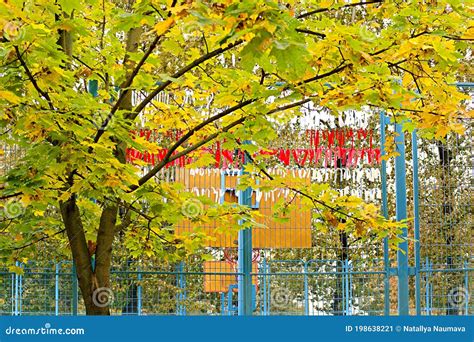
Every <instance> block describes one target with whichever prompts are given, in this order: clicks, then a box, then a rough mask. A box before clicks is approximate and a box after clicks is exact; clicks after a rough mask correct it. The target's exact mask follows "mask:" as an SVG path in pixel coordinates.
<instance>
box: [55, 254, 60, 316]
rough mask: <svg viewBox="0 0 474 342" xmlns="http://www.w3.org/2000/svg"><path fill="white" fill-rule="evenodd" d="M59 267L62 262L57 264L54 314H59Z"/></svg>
mask: <svg viewBox="0 0 474 342" xmlns="http://www.w3.org/2000/svg"><path fill="white" fill-rule="evenodd" d="M59 268H60V264H59V263H57V264H56V275H55V281H54V314H55V315H56V316H59Z"/></svg>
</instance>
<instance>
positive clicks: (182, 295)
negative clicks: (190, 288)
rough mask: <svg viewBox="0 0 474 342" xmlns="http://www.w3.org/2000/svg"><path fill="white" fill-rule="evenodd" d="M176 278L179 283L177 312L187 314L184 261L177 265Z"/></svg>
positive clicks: (181, 314)
mask: <svg viewBox="0 0 474 342" xmlns="http://www.w3.org/2000/svg"><path fill="white" fill-rule="evenodd" d="M176 271H177V273H176V280H177V283H178V291H179V292H178V301H177V308H176V312H177V314H178V315H180V316H184V315H186V305H185V304H183V301H184V300H186V295H187V294H186V278H185V276H184V273H183V272H184V263H183V262H180V263H179V264H178V265H177V267H176Z"/></svg>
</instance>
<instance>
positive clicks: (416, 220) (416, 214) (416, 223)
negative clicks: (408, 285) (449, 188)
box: [411, 129, 421, 315]
mask: <svg viewBox="0 0 474 342" xmlns="http://www.w3.org/2000/svg"><path fill="white" fill-rule="evenodd" d="M411 151H412V158H413V229H414V238H415V308H416V314H417V315H421V303H420V299H421V298H420V286H421V285H420V281H421V279H420V272H419V271H420V208H419V179H418V138H417V134H416V129H415V130H414V131H413V132H412V134H411Z"/></svg>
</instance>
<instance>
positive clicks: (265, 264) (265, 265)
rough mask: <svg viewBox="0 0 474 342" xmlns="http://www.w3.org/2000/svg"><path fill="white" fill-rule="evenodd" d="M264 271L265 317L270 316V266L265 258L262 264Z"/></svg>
mask: <svg viewBox="0 0 474 342" xmlns="http://www.w3.org/2000/svg"><path fill="white" fill-rule="evenodd" d="M262 269H263V272H262V273H263V315H264V316H268V275H267V273H268V272H269V271H268V265H267V258H265V257H264V258H263V262H262Z"/></svg>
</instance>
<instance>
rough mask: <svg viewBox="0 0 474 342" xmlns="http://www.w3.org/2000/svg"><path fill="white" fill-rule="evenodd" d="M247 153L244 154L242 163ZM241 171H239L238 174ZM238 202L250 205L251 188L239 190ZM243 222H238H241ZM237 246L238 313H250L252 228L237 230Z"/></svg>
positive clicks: (246, 314) (245, 160) (245, 159)
mask: <svg viewBox="0 0 474 342" xmlns="http://www.w3.org/2000/svg"><path fill="white" fill-rule="evenodd" d="M246 162H247V155H245V156H244V165H245V164H246ZM242 174H243V171H240V175H242ZM239 204H240V205H245V206H249V207H251V206H252V188H250V187H249V188H247V189H245V190H240V191H239ZM242 223H243V222H240V224H242ZM238 241H239V248H238V272H239V273H241V274H240V275H239V276H238V277H237V278H238V314H239V316H241V315H245V316H249V315H252V311H253V308H252V229H251V228H247V229H241V230H239V239H238Z"/></svg>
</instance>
